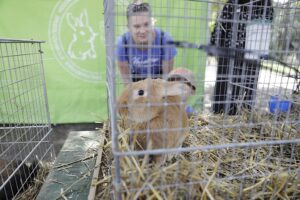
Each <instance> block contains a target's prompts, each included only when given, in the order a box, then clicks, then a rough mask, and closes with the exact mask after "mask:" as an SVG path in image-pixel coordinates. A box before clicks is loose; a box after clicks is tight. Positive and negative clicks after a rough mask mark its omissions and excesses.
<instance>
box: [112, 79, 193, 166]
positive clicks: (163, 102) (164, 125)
mask: <svg viewBox="0 0 300 200" xmlns="http://www.w3.org/2000/svg"><path fill="white" fill-rule="evenodd" d="M191 94H192V91H191V88H190V87H189V86H187V85H186V84H184V83H180V82H168V81H165V80H162V79H150V78H148V79H145V80H142V81H139V82H135V83H131V84H129V85H127V87H126V88H125V89H124V90H123V92H122V93H121V95H120V96H119V98H118V101H117V104H118V113H119V115H120V116H121V118H123V119H125V121H126V122H125V123H124V124H125V125H124V126H125V127H124V128H125V129H128V128H129V129H131V131H132V132H133V135H134V137H135V138H136V141H135V142H134V148H135V149H137V150H145V149H162V148H177V147H181V145H182V143H183V141H184V140H185V138H186V137H187V135H188V133H189V131H188V127H189V124H188V117H187V114H186V112H185V105H184V103H183V99H184V98H185V97H187V96H190V95H191ZM147 136H148V140H147ZM153 158H154V161H155V162H156V163H164V162H165V160H166V159H168V160H169V159H171V158H172V155H171V154H169V155H168V156H167V158H166V156H165V155H154V156H153Z"/></svg>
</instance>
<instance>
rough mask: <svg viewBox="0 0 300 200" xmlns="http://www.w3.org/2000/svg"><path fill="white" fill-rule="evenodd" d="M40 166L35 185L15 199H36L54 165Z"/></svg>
mask: <svg viewBox="0 0 300 200" xmlns="http://www.w3.org/2000/svg"><path fill="white" fill-rule="evenodd" d="M39 166H40V167H39V169H38V172H37V175H36V176H35V178H34V180H33V183H32V184H31V185H30V186H29V187H28V188H27V189H26V190H25V191H24V192H22V193H20V194H19V195H17V197H15V200H29V199H36V197H37V195H38V194H39V191H40V189H41V187H42V185H43V183H44V182H45V180H46V178H47V175H48V173H49V171H50V169H51V167H52V163H40V165H39Z"/></svg>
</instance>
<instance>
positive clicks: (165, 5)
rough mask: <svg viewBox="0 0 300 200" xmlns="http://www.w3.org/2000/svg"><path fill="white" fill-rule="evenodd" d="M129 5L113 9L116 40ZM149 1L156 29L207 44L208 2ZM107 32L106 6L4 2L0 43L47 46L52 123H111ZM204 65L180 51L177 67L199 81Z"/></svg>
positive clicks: (92, 0)
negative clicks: (27, 41) (34, 42)
mask: <svg viewBox="0 0 300 200" xmlns="http://www.w3.org/2000/svg"><path fill="white" fill-rule="evenodd" d="M130 2H131V1H129V0H122V1H117V3H116V5H115V8H116V11H117V12H116V13H117V14H118V15H119V14H120V15H119V16H118V17H116V20H119V21H118V23H120V24H119V25H120V26H117V28H116V33H115V35H116V37H117V36H118V35H121V34H122V33H124V32H125V31H127V27H126V17H125V16H124V14H125V10H126V6H127V5H128V4H129V3H130ZM149 2H150V4H151V5H153V6H152V7H153V13H154V15H157V17H156V20H157V25H158V26H159V27H161V28H162V29H164V30H166V31H168V32H170V33H171V35H173V37H174V39H177V40H186V39H187V38H188V39H190V42H195V43H199V44H200V43H206V39H205V38H207V35H206V34H207V33H206V31H203V30H205V26H206V24H205V23H202V24H201V23H200V22H201V21H202V22H205V20H203V19H206V16H207V3H199V2H190V1H182V0H178V1H177V2H178V4H174V5H176V7H178V8H182V9H172V8H171V5H170V2H173V1H161V0H155V1H149ZM195 7H197V8H198V9H194V8H195ZM201 7H203V9H199V8H201ZM180 16H182V17H180ZM183 16H184V17H185V18H183ZM189 18H190V19H192V20H189ZM186 19H188V21H190V23H187V21H186ZM197 19H199V20H197ZM104 32H105V30H104V10H103V1H99V0H88V1H87V0H26V1H24V0H1V1H0V38H14V39H34V40H45V41H46V43H44V44H43V45H42V49H43V52H44V54H43V58H44V67H45V77H46V86H47V95H48V102H49V109H50V116H51V122H52V123H78V122H95V121H103V120H106V119H107V92H106V75H105V37H104ZM205 60H206V56H205V54H203V53H201V52H199V51H197V50H180V49H179V50H178V56H177V57H176V60H175V67H187V68H189V69H192V70H193V71H194V72H195V75H196V77H197V80H202V79H203V77H204V66H205ZM202 88H203V87H202V86H200V87H199V91H202ZM198 96H200V95H198Z"/></svg>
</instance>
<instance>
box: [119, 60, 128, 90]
mask: <svg viewBox="0 0 300 200" xmlns="http://www.w3.org/2000/svg"><path fill="white" fill-rule="evenodd" d="M118 67H119V70H120V73H121V76H122V80H123V84H124V85H125V86H126V85H127V84H129V83H131V78H130V73H131V72H130V70H129V64H128V62H127V61H118Z"/></svg>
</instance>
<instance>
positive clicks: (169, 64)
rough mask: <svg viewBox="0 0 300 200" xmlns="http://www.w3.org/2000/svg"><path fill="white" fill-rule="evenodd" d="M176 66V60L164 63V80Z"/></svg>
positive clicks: (164, 61)
mask: <svg viewBox="0 0 300 200" xmlns="http://www.w3.org/2000/svg"><path fill="white" fill-rule="evenodd" d="M173 65H174V58H172V59H171V60H163V62H162V71H163V74H162V78H163V79H165V78H166V76H167V75H168V74H169V72H170V71H172V69H173Z"/></svg>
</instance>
